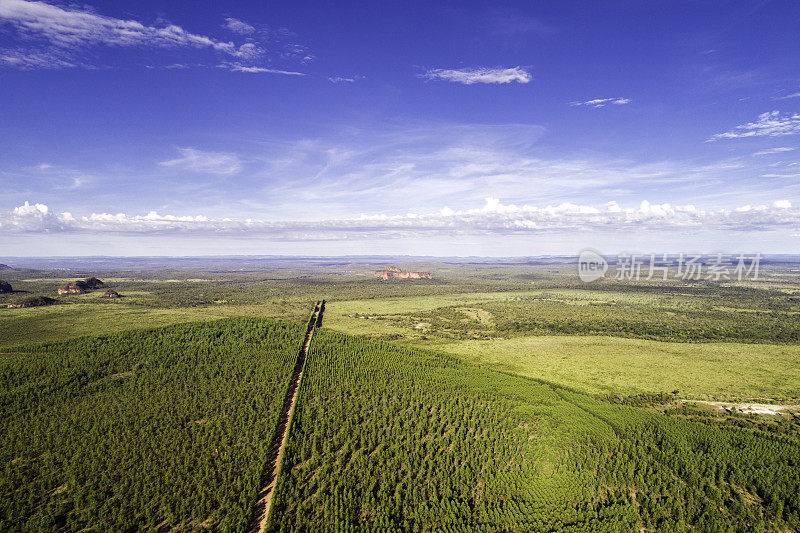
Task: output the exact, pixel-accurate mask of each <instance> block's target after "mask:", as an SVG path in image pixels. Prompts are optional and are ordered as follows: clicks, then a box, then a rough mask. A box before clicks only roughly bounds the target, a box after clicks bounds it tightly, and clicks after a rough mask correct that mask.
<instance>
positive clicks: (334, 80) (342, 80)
mask: <svg viewBox="0 0 800 533" xmlns="http://www.w3.org/2000/svg"><path fill="white" fill-rule="evenodd" d="M357 77H358V76H356V77H353V78H345V77H342V76H332V77H330V78H328V81H329V82H331V83H353V82H355V81H356V78H357Z"/></svg>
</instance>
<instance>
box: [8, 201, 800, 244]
mask: <svg viewBox="0 0 800 533" xmlns="http://www.w3.org/2000/svg"><path fill="white" fill-rule="evenodd" d="M797 228H800V209H798V208H796V207H792V204H791V202H789V201H788V200H777V201H775V202H774V203H773V204H772V205H757V206H751V205H745V206H742V207H739V208H736V209H716V210H713V209H712V210H706V209H701V208H698V207H696V206H693V205H675V206H673V205H670V204H668V203H663V204H651V203H649V202H647V201H642V202H641V203H640V204H639V205H638V207H621V206H620V205H618V204H617V202H613V201H612V202H608V203H606V204H605V205H601V206H592V205H579V204H573V203H562V204H559V205H548V206H546V207H537V206H530V205H522V206H517V205H510V204H503V203H502V202H500V201H499V200H497V199H495V198H487V199H486V200H485V205H484V206H483V207H481V208H476V209H467V210H460V211H456V210H453V209H450V208H448V207H444V208H442V209H441V210H440V211H438V212H433V213H422V214H415V213H407V214H401V215H385V214H372V215H366V214H362V215H360V216H358V217H352V218H340V219H326V220H316V221H297V220H295V221H292V220H258V219H252V218H248V219H245V220H233V219H230V218H223V219H212V218H209V217H206V216H203V215H195V216H176V215H162V214H159V213H157V212H156V211H151V212H149V213H148V214H147V215H127V214H125V213H117V214H109V213H92V214H91V215H86V216H79V217H76V216H73V214H72V213H68V212H62V213H53V212H52V211H51V210H50V209H49V207H48V206H46V205H44V204H39V203H37V204H33V205H31V204H30V203H28V202H25V203H24V204H23V205H21V206H19V207H16V208H14V209H13V210H11V211H9V212H6V213H4V214H1V215H0V232H3V233H43V232H44V233H58V232H84V233H120V234H138V235H146V234H198V235H206V236H210V235H214V236H219V235H232V236H253V237H259V238H267V239H274V240H330V239H350V238H360V237H381V238H393V237H396V238H401V237H411V236H415V235H421V234H422V235H426V234H427V235H430V234H433V235H512V234H546V233H558V232H575V231H615V232H619V231H633V230H645V231H673V232H674V231H687V230H701V229H702V230H708V229H723V230H729V231H763V230H776V229H789V230H796V229H797Z"/></svg>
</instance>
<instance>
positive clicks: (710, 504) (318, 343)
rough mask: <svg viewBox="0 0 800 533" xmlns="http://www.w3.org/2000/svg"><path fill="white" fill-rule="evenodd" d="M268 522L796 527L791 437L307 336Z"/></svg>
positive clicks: (425, 355)
mask: <svg viewBox="0 0 800 533" xmlns="http://www.w3.org/2000/svg"><path fill="white" fill-rule="evenodd" d="M307 369H308V378H307V379H306V380H305V381H304V382H303V384H302V390H301V398H300V407H299V408H298V412H297V413H296V415H295V420H294V423H293V426H292V428H291V435H290V448H289V451H288V452H287V457H286V459H285V460H286V461H287V464H286V465H285V466H291V468H284V470H283V477H282V478H281V479H279V482H278V492H277V494H276V498H277V500H278V501H277V503H276V508H275V509H274V511H275V512H274V513H273V514H272V522H271V523H270V529H271V530H272V531H318V530H333V531H353V530H425V531H456V530H459V531H462V530H473V531H474V530H477V531H528V530H533V531H552V530H563V531H586V530H588V531H638V530H639V528H640V527H641V526H644V527H646V528H652V529H657V530H660V531H688V530H691V529H692V528H696V529H698V530H701V531H759V530H761V531H763V530H779V529H780V528H784V527H788V528H797V527H800V496H799V494H800V468H798V466H800V465H798V462H800V442H799V441H798V440H797V439H796V438H792V437H789V436H783V435H773V434H769V433H766V432H762V431H760V430H757V429H741V428H738V427H715V426H712V425H706V424H703V423H701V422H697V421H689V420H685V419H682V418H678V417H672V416H665V415H661V414H655V413H651V412H648V411H644V410H642V409H637V408H635V407H630V406H626V405H612V404H610V403H604V402H601V401H599V400H596V399H593V398H591V397H589V396H586V395H583V394H580V393H577V392H574V391H570V390H568V389H564V388H557V387H554V386H550V385H548V384H546V383H543V382H540V381H535V380H530V379H524V378H521V377H518V376H513V375H506V374H501V373H497V372H491V371H488V370H484V369H479V368H475V367H471V366H469V365H467V364H465V363H463V362H461V361H459V360H457V359H455V358H452V357H449V356H444V355H439V354H436V353H433V352H427V351H420V350H415V349H407V348H397V347H393V346H392V345H390V344H386V343H381V342H373V341H365V340H361V339H355V338H352V337H349V336H346V335H342V334H338V333H331V332H322V333H321V334H319V336H318V337H317V338H316V339H315V342H314V344H313V346H312V350H311V351H310V353H309V360H308V363H307Z"/></svg>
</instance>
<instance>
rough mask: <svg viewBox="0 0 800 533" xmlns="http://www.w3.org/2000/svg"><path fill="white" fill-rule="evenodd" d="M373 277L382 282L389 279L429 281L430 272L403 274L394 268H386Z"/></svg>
mask: <svg viewBox="0 0 800 533" xmlns="http://www.w3.org/2000/svg"><path fill="white" fill-rule="evenodd" d="M375 277H376V278H380V279H382V280H389V279H431V278H432V276H431V273H430V272H403V271H402V270H401V269H400V268H398V267H396V266H391V265H389V266H387V267H386V268H384V269H383V270H380V271H378V272H375Z"/></svg>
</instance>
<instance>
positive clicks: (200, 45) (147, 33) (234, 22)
mask: <svg viewBox="0 0 800 533" xmlns="http://www.w3.org/2000/svg"><path fill="white" fill-rule="evenodd" d="M225 21H226V23H225V25H224V27H225V28H227V29H228V30H230V31H233V32H235V33H237V34H238V35H244V36H245V42H244V43H242V44H235V43H233V42H231V41H228V40H220V39H217V38H214V37H211V36H208V35H202V34H198V33H193V32H190V31H188V30H185V29H184V28H182V27H181V26H179V25H176V24H171V23H159V24H155V25H148V24H145V23H143V22H140V21H138V20H131V19H121V18H115V17H111V16H106V15H101V14H98V13H96V12H94V11H93V10H91V8H89V7H77V6H76V5H75V4H71V5H66V4H65V5H54V4H48V3H46V2H32V1H26V0H0V29H4V27H10V28H13V30H14V31H15V33H16V37H17V41H18V42H19V44H21V45H22V46H21V47H17V48H10V49H6V50H0V64H2V65H5V66H10V67H16V68H25V69H33V68H51V69H53V68H70V67H83V68H92V65H91V64H90V63H91V61H90V59H88V58H93V57H94V56H95V54H93V53H90V51H91V49H92V48H96V47H111V48H140V49H158V48H161V49H195V50H210V51H214V52H216V53H217V54H220V55H222V56H227V57H229V58H232V60H235V61H241V62H245V66H244V67H243V68H257V67H254V66H253V65H256V64H258V63H259V62H261V63H263V62H264V61H265V60H266V59H267V58H270V59H272V58H274V59H289V60H300V61H306V60H308V59H310V58H312V57H313V55H312V54H310V52H309V51H308V49H307V48H306V47H305V46H303V45H300V44H298V43H296V42H293V41H291V40H290V37H291V36H292V35H293V34H290V32H288V31H287V30H280V31H275V32H269V31H266V30H265V31H257V30H256V29H255V28H254V27H253V26H251V25H250V24H247V23H246V22H243V21H241V20H239V19H235V18H227V19H225ZM268 50H269V51H268ZM232 70H233V69H232Z"/></svg>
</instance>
